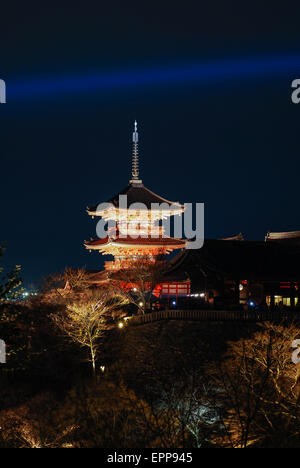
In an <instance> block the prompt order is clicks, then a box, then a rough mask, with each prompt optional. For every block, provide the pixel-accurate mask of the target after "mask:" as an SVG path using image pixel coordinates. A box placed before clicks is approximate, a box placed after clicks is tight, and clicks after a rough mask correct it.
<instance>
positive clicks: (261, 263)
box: [170, 240, 300, 281]
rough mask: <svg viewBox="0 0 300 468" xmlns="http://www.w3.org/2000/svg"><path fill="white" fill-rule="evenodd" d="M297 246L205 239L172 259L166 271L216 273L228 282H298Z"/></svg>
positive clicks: (298, 252)
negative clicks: (199, 244) (196, 247)
mask: <svg viewBox="0 0 300 468" xmlns="http://www.w3.org/2000/svg"><path fill="white" fill-rule="evenodd" d="M299 264H300V248H299V246H298V245H293V244H289V243H288V244H286V243H280V242H264V241H258V242H256V241H243V242H241V241H236V240H233V241H230V240H205V242H204V245H203V247H202V248H201V249H194V250H186V251H185V252H183V253H180V254H178V255H177V256H176V257H174V259H173V260H172V264H171V265H170V272H174V273H175V272H176V271H177V270H180V271H186V272H188V273H189V274H190V275H201V272H205V274H210V273H213V274H217V275H221V276H224V277H226V278H230V279H240V280H243V279H245V280H251V279H252V280H266V281H299V280H300V269H299Z"/></svg>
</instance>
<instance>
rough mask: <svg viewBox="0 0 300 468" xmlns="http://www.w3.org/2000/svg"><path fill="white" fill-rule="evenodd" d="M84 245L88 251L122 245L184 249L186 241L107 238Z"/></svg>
mask: <svg viewBox="0 0 300 468" xmlns="http://www.w3.org/2000/svg"><path fill="white" fill-rule="evenodd" d="M84 245H85V247H86V248H87V249H93V250H95V249H98V248H100V249H101V248H102V247H105V246H109V245H120V246H121V247H122V246H124V247H131V246H132V247H136V246H141V247H142V246H145V247H147V246H149V247H160V246H161V247H164V248H165V247H167V246H170V247H171V248H178V249H179V248H184V247H185V241H184V240H182V239H176V238H174V237H158V238H154V237H150V238H143V237H138V238H137V239H133V238H132V237H130V236H128V237H109V236H107V237H105V238H103V239H92V240H90V241H85V242H84Z"/></svg>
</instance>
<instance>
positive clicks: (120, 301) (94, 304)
mask: <svg viewBox="0 0 300 468" xmlns="http://www.w3.org/2000/svg"><path fill="white" fill-rule="evenodd" d="M126 303H127V300H126V298H124V296H122V295H120V294H116V293H115V292H114V291H113V290H112V288H110V287H99V288H97V289H96V290H93V291H86V292H85V293H84V295H81V296H79V297H78V298H75V299H74V300H73V301H71V302H70V303H68V304H67V306H66V309H65V310H64V311H63V312H62V313H60V314H58V315H53V316H52V318H53V320H54V322H55V323H56V325H57V326H58V327H59V329H60V330H61V331H62V332H63V333H64V334H65V335H66V336H68V337H69V339H71V340H72V341H73V342H74V343H77V344H78V345H79V346H81V347H82V348H86V349H87V350H88V352H89V360H90V362H91V363H92V368H93V374H94V375H95V374H96V361H97V358H98V354H99V349H100V339H101V338H103V337H104V335H105V333H106V332H107V331H108V330H109V329H111V328H112V327H114V326H115V325H114V323H113V321H112V313H113V312H116V311H118V310H120V309H121V307H122V306H124V305H125V304H126Z"/></svg>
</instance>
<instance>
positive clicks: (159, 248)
mask: <svg viewBox="0 0 300 468" xmlns="http://www.w3.org/2000/svg"><path fill="white" fill-rule="evenodd" d="M132 140H133V150H132V167H131V179H130V181H129V185H128V186H127V187H126V188H125V189H123V190H122V191H121V192H119V193H118V194H117V195H115V196H114V197H112V198H111V199H109V200H108V201H107V202H106V203H107V205H106V206H104V205H105V204H102V203H101V204H100V205H96V206H93V207H88V208H87V212H88V214H89V215H90V216H92V217H95V216H98V217H101V219H102V220H103V222H104V221H105V222H107V225H108V227H107V235H106V236H105V237H103V238H101V237H99V238H97V239H91V240H90V241H85V243H84V245H85V247H86V249H88V250H89V251H92V250H96V251H98V252H99V253H101V254H103V255H112V256H113V257H114V260H113V261H106V262H105V269H106V271H112V270H113V271H114V270H120V269H124V268H128V267H130V265H132V263H133V262H135V261H137V260H145V261H146V262H155V260H156V259H158V258H160V256H161V255H166V254H169V253H170V252H172V251H173V250H176V249H184V248H185V241H184V240H183V239H178V238H173V237H168V236H166V235H165V234H164V232H165V230H164V226H163V225H162V224H163V220H168V219H170V217H171V216H174V215H179V214H182V213H183V211H184V206H183V205H181V204H180V203H178V202H171V201H169V200H166V199H165V198H163V197H161V196H159V195H157V194H156V193H154V192H152V191H151V190H149V189H148V188H147V187H145V186H144V184H143V183H142V180H141V179H140V174H139V151H138V132H137V123H136V122H135V124H134V132H133V137H132ZM123 202H124V203H123Z"/></svg>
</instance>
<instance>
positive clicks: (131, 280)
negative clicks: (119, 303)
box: [111, 259, 165, 313]
mask: <svg viewBox="0 0 300 468" xmlns="http://www.w3.org/2000/svg"><path fill="white" fill-rule="evenodd" d="M164 271H165V262H164V261H161V260H154V261H151V262H150V261H149V260H143V259H141V260H136V261H135V262H133V263H132V264H131V265H130V267H129V268H124V269H122V270H120V271H118V272H117V273H112V274H111V280H112V281H113V282H114V283H115V286H116V288H117V289H118V290H119V292H120V293H121V294H123V295H124V297H126V298H127V300H128V302H130V303H132V304H135V305H136V307H137V308H138V311H139V313H145V310H146V309H147V308H150V309H151V305H152V302H153V293H154V291H155V289H156V287H157V286H158V285H159V283H161V282H162V281H163V273H164Z"/></svg>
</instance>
